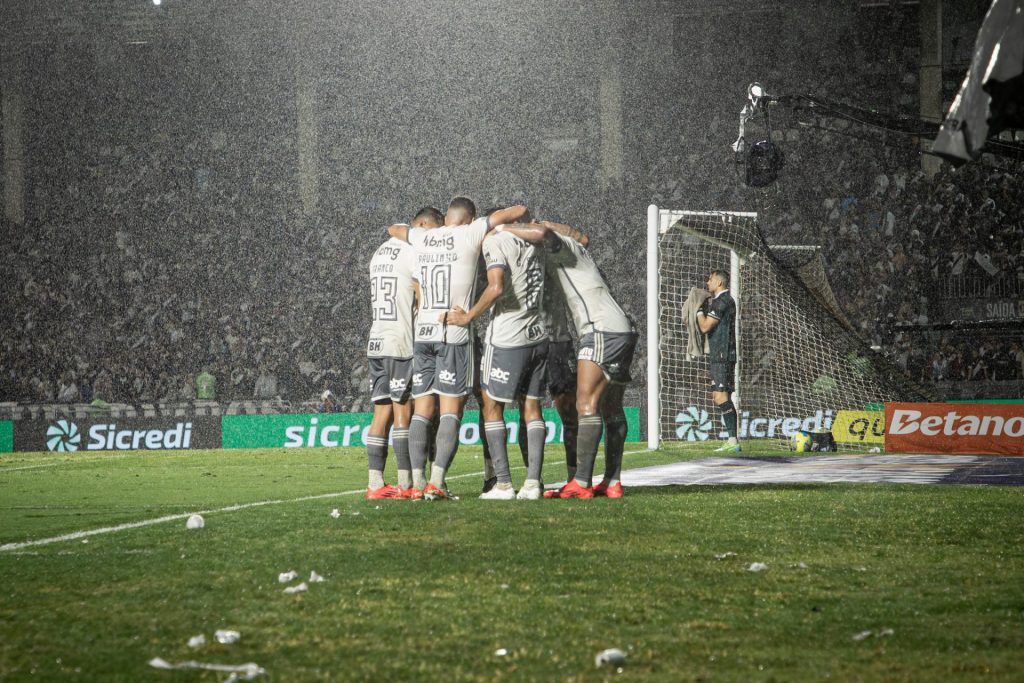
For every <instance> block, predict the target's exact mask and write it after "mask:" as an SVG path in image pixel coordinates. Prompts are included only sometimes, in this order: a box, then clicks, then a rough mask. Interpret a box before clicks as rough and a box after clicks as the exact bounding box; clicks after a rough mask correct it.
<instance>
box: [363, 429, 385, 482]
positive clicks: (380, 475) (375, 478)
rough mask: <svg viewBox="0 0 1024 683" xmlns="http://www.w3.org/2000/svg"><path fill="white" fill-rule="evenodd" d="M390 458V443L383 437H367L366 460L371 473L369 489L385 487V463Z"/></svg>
mask: <svg viewBox="0 0 1024 683" xmlns="http://www.w3.org/2000/svg"><path fill="white" fill-rule="evenodd" d="M387 457H388V441H387V439H385V438H384V437H383V436H369V435H367V437H366V460H367V464H368V466H369V471H370V481H369V487H370V488H371V489H379V488H380V487H381V486H383V485H384V463H385V462H386V461H387Z"/></svg>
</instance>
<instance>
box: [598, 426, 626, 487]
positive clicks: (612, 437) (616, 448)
mask: <svg viewBox="0 0 1024 683" xmlns="http://www.w3.org/2000/svg"><path fill="white" fill-rule="evenodd" d="M604 428H605V431H604V481H605V483H606V484H608V485H609V486H611V485H612V484H614V483H616V482H617V481H619V477H621V476H622V452H623V450H625V447H626V432H627V431H628V430H629V425H628V423H627V422H626V414H625V413H624V412H623V411H621V410H620V411H619V412H618V413H617V414H615V415H612V416H610V417H609V418H608V419H606V420H605V423H604Z"/></svg>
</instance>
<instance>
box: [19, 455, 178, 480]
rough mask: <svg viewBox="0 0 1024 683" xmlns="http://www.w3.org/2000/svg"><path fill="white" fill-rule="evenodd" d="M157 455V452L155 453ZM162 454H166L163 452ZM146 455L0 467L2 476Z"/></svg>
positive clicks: (138, 456)
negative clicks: (9, 473) (24, 471)
mask: <svg viewBox="0 0 1024 683" xmlns="http://www.w3.org/2000/svg"><path fill="white" fill-rule="evenodd" d="M154 455H155V454H154ZM160 455H166V453H161V454H160ZM145 457H146V455H145V454H142V455H135V454H133V455H100V456H96V457H93V458H69V459H65V460H59V461H57V462H48V463H42V464H39V465H24V466H23V467H0V476H2V475H3V474H5V473H7V472H18V471H20V470H38V469H42V468H44V467H60V466H61V465H75V464H78V463H82V462H87V463H93V462H106V461H107V460H124V459H126V458H145Z"/></svg>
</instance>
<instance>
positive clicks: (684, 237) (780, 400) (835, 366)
mask: <svg viewBox="0 0 1024 683" xmlns="http://www.w3.org/2000/svg"><path fill="white" fill-rule="evenodd" d="M647 247H648V253H647V256H648V263H647V267H648V268H647V269H648V278H647V310H648V326H647V329H648V349H647V355H648V387H647V389H648V407H649V409H648V421H647V432H648V442H649V444H650V446H651V447H652V448H656V447H657V446H658V443H659V442H660V441H661V440H666V439H667V440H682V441H705V440H709V439H718V438H724V437H725V434H724V428H723V426H722V424H721V421H720V420H719V418H718V416H717V414H716V413H715V411H714V409H713V408H714V406H713V404H712V402H711V393H710V379H709V375H708V364H707V358H706V356H703V355H699V354H692V353H691V351H692V349H691V350H688V342H689V341H690V339H689V332H688V326H687V321H686V320H685V319H684V312H683V305H684V303H685V302H686V299H687V297H688V295H689V293H690V289H691V288H692V287H699V288H704V287H705V286H706V284H705V283H706V282H707V278H708V275H709V273H710V272H711V271H712V270H715V269H728V270H729V271H730V273H731V281H732V282H731V285H730V291H731V293H732V295H733V297H735V299H736V300H737V323H736V338H737V345H738V356H739V362H738V363H737V365H736V383H735V386H736V392H735V394H734V397H733V402H734V403H735V404H736V407H737V412H738V413H739V436H740V438H741V439H752V438H769V439H772V438H774V439H780V440H783V439H788V438H789V437H790V436H791V435H792V434H793V433H795V432H797V431H800V430H812V431H813V430H815V429H828V428H829V427H830V426H831V423H832V419H833V418H834V417H835V415H836V413H837V412H838V411H840V410H864V409H865V406H866V405H867V404H871V403H881V402H884V401H917V400H927V398H928V397H927V395H926V393H925V392H924V390H923V389H921V388H920V387H919V386H917V385H916V384H914V382H913V381H912V380H911V379H910V378H909V377H907V376H906V375H905V374H904V373H902V372H901V371H900V370H899V369H898V368H896V366H895V365H893V364H891V363H890V362H889V361H887V360H886V359H885V358H884V357H882V356H881V355H880V354H878V353H876V352H875V351H873V350H872V349H871V348H870V347H869V346H868V345H867V343H865V342H864V340H863V339H861V338H860V337H859V336H858V335H857V334H856V331H855V328H854V327H853V325H851V324H850V322H849V320H847V318H846V316H845V315H844V313H843V311H842V309H841V307H840V306H839V303H838V301H837V299H836V296H835V294H834V292H833V291H832V289H831V287H830V286H829V284H828V278H827V277H826V275H825V268H824V260H823V258H822V256H821V253H820V250H819V249H818V248H817V247H813V246H810V247H808V246H772V247H770V246H769V245H768V244H767V243H766V242H765V240H764V238H763V236H762V235H761V232H760V229H759V228H758V225H757V215H756V214H754V213H737V212H725V211H671V210H666V209H659V208H658V207H656V206H651V207H650V209H649V211H648V234H647Z"/></svg>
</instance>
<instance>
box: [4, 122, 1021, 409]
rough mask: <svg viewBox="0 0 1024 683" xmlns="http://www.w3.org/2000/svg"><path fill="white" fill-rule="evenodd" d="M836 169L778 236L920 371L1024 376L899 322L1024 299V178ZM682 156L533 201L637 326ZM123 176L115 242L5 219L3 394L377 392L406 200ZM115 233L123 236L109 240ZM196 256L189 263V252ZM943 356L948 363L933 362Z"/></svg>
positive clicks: (82, 225)
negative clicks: (293, 211)
mask: <svg viewBox="0 0 1024 683" xmlns="http://www.w3.org/2000/svg"><path fill="white" fill-rule="evenodd" d="M840 142H841V141H840ZM836 144H837V141H836V140H832V139H829V137H827V136H826V137H819V138H816V139H814V140H813V141H812V142H806V143H805V142H803V141H801V140H794V141H792V142H791V143H790V144H789V150H788V151H789V157H790V161H789V167H790V168H791V169H793V170H792V171H791V172H792V173H793V174H794V175H796V174H799V173H800V171H799V170H798V169H800V167H801V163H800V161H799V159H800V158H801V157H803V158H805V159H812V158H813V155H814V154H817V153H822V151H823V149H825V148H831V149H834V146H835V145H836ZM830 146H831V147H830ZM840 158H841V161H840V162H839V163H838V164H836V167H835V168H834V170H833V177H832V178H829V177H828V174H822V176H821V177H820V178H817V179H816V184H814V185H811V186H810V187H806V188H804V189H802V190H801V192H799V193H796V192H788V193H787V192H786V191H785V190H786V187H785V184H786V183H787V182H792V183H794V184H796V183H803V182H805V181H809V182H815V181H811V180H810V179H809V178H806V177H800V176H799V175H797V177H796V178H792V179H789V180H787V178H785V177H784V178H783V179H782V180H780V184H782V189H783V192H780V193H778V194H776V195H774V197H773V198H772V201H771V202H769V203H768V205H767V206H765V207H762V213H763V215H765V216H766V217H767V220H766V221H765V222H764V226H763V227H764V230H765V233H766V237H767V238H768V240H769V241H770V242H772V243H778V244H781V243H792V244H799V243H808V242H810V243H814V242H818V243H820V244H821V245H822V246H823V248H824V253H825V259H826V262H827V263H828V266H829V268H830V277H831V279H832V285H833V288H834V289H835V290H836V291H837V292H845V293H846V294H844V295H843V296H842V297H840V300H841V301H842V302H843V304H844V305H845V307H846V311H847V313H848V315H849V317H850V318H851V319H852V320H854V321H855V323H856V324H857V325H858V326H859V329H860V331H861V332H862V334H863V335H864V336H865V337H866V338H867V339H869V340H870V341H872V342H873V343H874V344H877V345H878V346H881V347H882V348H883V349H885V350H887V351H889V352H891V354H892V356H893V357H894V358H896V359H897V360H898V361H899V362H900V364H901V365H904V366H905V367H906V368H907V369H908V370H909V371H910V372H911V374H912V375H915V376H917V377H920V378H922V379H926V380H932V379H936V380H937V379H938V378H939V377H941V378H943V379H950V378H958V379H964V380H978V379H982V378H985V379H993V378H1000V379H1002V378H1019V377H1020V371H1019V365H1020V364H1019V362H1017V363H1016V364H1014V363H1012V362H1008V361H1007V360H1006V358H1008V357H1010V356H1013V355H1016V356H1018V357H1019V355H1020V347H1019V345H1017V346H1016V347H1015V348H1014V349H1011V348H1010V347H1008V346H1007V347H1005V348H1001V347H996V346H993V347H986V346H985V345H984V344H982V345H980V346H979V345H978V344H976V343H969V344H965V345H963V346H958V345H957V344H955V343H951V344H944V345H942V346H941V347H939V348H913V347H912V345H911V344H910V342H909V341H908V338H906V337H899V336H897V333H896V331H895V330H894V329H893V326H894V325H895V324H897V323H907V322H917V323H925V322H928V321H935V320H937V319H939V318H940V317H941V316H942V315H943V311H942V310H941V307H942V306H943V305H945V303H946V300H945V299H943V298H942V297H941V296H940V295H941V293H942V292H943V286H944V283H947V282H949V281H951V280H953V279H957V278H959V279H962V280H964V279H969V278H976V279H977V278H980V279H983V280H984V281H985V282H987V283H988V284H989V285H990V286H992V287H994V286H996V285H999V286H1001V287H1003V288H1004V289H1006V288H1007V287H1009V288H1011V289H1012V291H1013V292H1016V293H1019V292H1021V291H1024V289H1022V287H1024V254H1022V241H1021V234H1022V233H1024V226H1022V225H1021V220H1022V218H1021V217H1022V216H1024V182H1022V180H1024V179H1022V178H1021V174H1020V173H1019V172H1015V171H1012V170H1011V171H1007V170H1000V169H997V168H995V167H992V166H987V165H980V164H979V165H969V166H965V167H963V168H960V169H958V170H953V169H950V168H948V167H945V166H944V167H943V168H942V170H941V171H940V172H939V173H938V174H937V175H936V176H935V177H934V178H931V179H929V178H928V177H927V176H926V175H924V174H923V173H922V172H920V171H919V170H916V169H914V168H913V167H912V166H906V165H903V166H901V165H899V163H897V162H898V161H899V160H898V154H896V153H892V154H883V155H881V159H880V158H879V155H877V149H868V150H864V151H863V153H860V152H858V146H857V145H849V150H844V152H843V154H842V155H840ZM677 162H678V159H676V158H673V157H667V158H666V159H665V160H664V162H663V163H662V164H655V165H653V166H652V168H651V169H650V175H649V176H646V177H629V178H627V180H626V181H625V182H624V183H623V185H621V186H613V187H609V188H606V189H605V190H603V191H600V193H599V194H596V195H594V196H591V197H586V196H584V197H582V198H580V197H578V196H577V197H575V198H574V200H575V201H579V202H580V203H579V204H578V205H575V206H573V205H569V206H568V207H567V208H566V209H562V208H561V207H560V208H559V209H558V210H555V209H552V210H551V211H546V209H545V208H544V207H538V209H537V211H538V214H539V215H542V216H544V215H550V216H552V217H555V218H562V217H563V216H565V215H572V214H570V212H575V215H576V216H580V217H581V219H580V222H581V224H582V225H585V226H591V229H590V232H591V234H592V235H593V237H594V247H593V252H594V255H595V258H596V259H597V261H598V262H599V263H600V264H601V266H602V268H603V269H604V270H605V271H606V274H607V276H608V279H609V281H610V282H612V283H613V285H614V286H616V288H617V293H618V295H619V296H620V299H621V300H622V301H623V304H624V307H625V308H626V309H627V310H628V312H630V313H631V314H633V315H634V316H635V317H636V318H637V319H638V320H642V319H643V306H644V298H643V287H642V285H639V284H638V283H637V280H636V277H635V274H636V273H637V272H640V271H641V270H642V269H643V267H644V254H643V252H642V250H639V249H637V248H636V246H635V245H636V244H638V243H642V242H641V240H642V234H643V224H642V220H638V217H639V216H642V215H643V213H642V211H643V208H642V207H644V206H645V205H646V203H648V202H650V201H654V202H660V203H663V204H669V205H672V204H674V203H676V202H679V201H681V198H680V196H679V191H678V190H677V189H676V188H677V186H678V185H679V181H678V180H673V178H672V174H671V173H670V172H669V168H670V167H671V166H672V165H673V164H675V163H677ZM887 162H890V163H887ZM167 164H168V165H174V164H175V162H174V161H173V160H172V161H168V162H167ZM121 167H122V168H123V169H131V171H128V170H124V171H123V174H122V175H120V176H118V175H115V177H114V178H113V179H111V181H110V182H109V183H108V187H110V188H111V191H110V192H108V193H105V194H104V195H103V197H102V201H103V203H104V204H103V207H102V209H101V211H105V212H109V215H111V216H114V217H115V221H114V224H115V227H114V228H113V230H110V229H106V230H105V229H104V226H101V225H98V224H96V223H93V224H91V225H90V221H93V220H96V219H94V218H92V217H91V215H90V214H88V213H87V214H85V215H60V214H55V213H54V211H55V209H53V208H52V207H51V209H50V210H49V212H48V213H47V214H46V215H44V216H41V217H40V218H39V219H38V222H37V223H36V224H35V225H34V226H33V228H32V229H31V230H26V231H22V230H14V228H13V227H11V226H5V227H6V229H7V230H8V232H9V234H10V235H11V239H12V242H11V243H12V244H13V245H14V248H12V249H10V250H7V251H6V252H5V253H4V254H3V255H2V256H0V259H3V263H2V267H3V269H4V271H5V272H8V273H11V274H12V275H13V277H9V278H5V279H4V281H3V283H2V285H0V286H2V287H3V288H4V289H5V291H4V297H5V300H6V301H10V302H16V303H15V304H14V305H13V306H9V307H6V308H5V309H4V312H3V314H2V315H3V317H4V320H3V324H4V326H5V329H7V330H8V333H7V334H5V335H4V337H3V341H2V345H3V348H2V349H0V351H2V353H3V356H4V358H5V359H6V360H5V365H4V374H3V377H2V378H0V396H2V397H3V398H4V399H8V400H21V401H31V402H54V401H57V402H78V401H89V400H91V399H93V398H100V399H102V400H107V401H118V402H153V401H173V400H187V399H191V398H195V397H196V388H195V382H194V378H195V376H196V375H197V374H198V373H199V372H200V371H201V370H203V369H204V368H205V369H206V370H208V371H209V372H210V373H211V374H213V375H214V376H215V377H216V378H217V390H216V395H217V397H218V398H220V399H233V400H240V399H251V398H257V399H273V398H276V397H284V398H291V399H292V400H308V399H312V398H314V397H316V396H319V395H320V394H321V392H322V391H323V390H324V389H327V388H329V389H331V390H332V391H333V392H334V393H335V394H336V395H338V396H339V397H348V400H350V401H351V400H355V399H356V398H357V397H359V396H361V394H362V393H363V392H362V387H363V382H364V380H365V368H364V364H363V363H362V362H361V360H362V346H363V344H364V339H363V336H364V330H365V327H366V320H367V319H368V312H369V311H368V302H366V301H364V299H365V296H363V287H364V276H363V270H364V269H365V264H366V263H367V262H368V260H369V256H370V254H371V253H372V250H373V249H374V248H375V246H376V245H377V244H378V243H379V241H381V240H382V239H383V236H382V233H381V230H380V227H381V226H383V225H385V224H387V223H388V222H390V221H391V220H394V214H392V213H391V212H393V211H396V210H397V207H393V206H389V205H378V204H376V203H375V200H374V199H373V198H370V199H368V200H365V201H364V203H363V210H362V211H361V212H359V213H358V214H357V216H356V218H355V220H354V221H353V222H351V223H349V224H347V225H344V226H338V225H336V224H334V223H333V221H332V220H329V218H328V216H329V215H330V214H331V212H330V211H323V212H321V213H320V214H319V215H320V216H321V218H319V219H316V220H312V221H308V220H307V221H302V220H296V219H295V218H294V216H290V215H288V214H287V211H286V210H284V211H283V210H282V209H281V208H280V207H281V206H282V205H283V206H285V207H287V206H288V205H287V202H280V203H275V202H274V201H272V200H267V201H265V202H260V201H251V200H253V199H257V198H258V197H260V196H264V197H273V196H274V192H275V190H274V187H273V185H272V184H271V185H269V186H267V187H256V188H251V189H247V191H246V192H238V191H237V189H236V188H235V187H234V186H233V185H232V182H231V181H229V180H223V179H221V180H218V179H216V176H215V174H211V175H214V178H212V179H208V180H204V181H203V182H204V187H203V189H202V190H201V192H202V193H204V194H205V195H207V198H206V199H205V200H203V201H197V200H196V198H195V197H194V195H195V193H196V192H197V191H199V190H197V189H196V187H195V186H194V185H193V183H195V182H197V181H196V180H195V178H193V179H192V181H191V182H185V181H183V182H180V183H173V182H172V183H168V182H167V178H166V173H165V172H164V170H165V169H162V168H161V167H160V163H159V162H158V161H154V160H148V161H147V162H146V163H142V164H135V163H124V164H122V166H121ZM815 167H816V168H817V167H820V164H815ZM186 180H187V179H186ZM645 181H646V182H645ZM113 188H118V189H116V190H115V189H113ZM123 188H131V193H130V194H129V193H128V191H127V190H125V189H123ZM836 190H839V191H836ZM533 191H534V188H531V187H529V186H527V187H525V188H523V189H522V190H520V191H519V192H517V197H516V198H517V199H519V200H522V201H528V200H529V195H530V194H531V192H533ZM730 192H731V193H739V192H742V190H738V189H735V188H734V189H731V190H726V191H723V192H722V195H721V196H720V201H721V205H722V206H728V205H729V204H730V202H733V203H735V202H737V201H739V200H740V199H741V198H740V197H738V196H736V197H730V196H729V193H730ZM119 193H120V194H119ZM624 196H625V197H626V199H625V200H623V199H622V197H624ZM815 197H816V198H817V199H816V200H814V201H813V202H812V201H807V202H801V200H802V199H804V198H815ZM494 199H497V198H494ZM581 199H582V201H581ZM408 201H412V200H411V198H410V199H408ZM412 205H413V204H411V206H412ZM73 206H74V205H72V207H73ZM587 207H594V208H593V209H588V208H587ZM69 210H70V211H74V209H73V208H70V209H69ZM385 212H387V214H385ZM96 213H97V214H99V213H100V211H97V212H96ZM93 215H95V214H93ZM267 216H271V217H272V218H271V220H270V222H269V223H268V219H267ZM128 217H130V218H128ZM296 225H300V226H302V227H295V226H296ZM252 226H264V228H263V232H259V231H256V232H254V231H253V230H252V229H250V228H251V227H252ZM268 226H269V227H268ZM102 234H107V235H109V237H108V238H107V239H96V238H95V235H102ZM54 245H59V248H58V249H54V248H53V246H54ZM182 251H184V252H185V253H188V254H190V255H193V257H192V258H188V259H182V258H180V253H181V252H182ZM1007 291H1010V290H1007ZM935 355H938V356H940V357H941V359H942V360H940V361H938V365H937V369H934V370H933V367H932V366H933V361H934V360H935V359H934V358H933V356H935ZM642 362H643V361H642V359H638V363H642ZM637 367H642V366H640V365H638V366H637ZM1013 368H1017V370H1016V373H1015V372H1014V370H1013Z"/></svg>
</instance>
